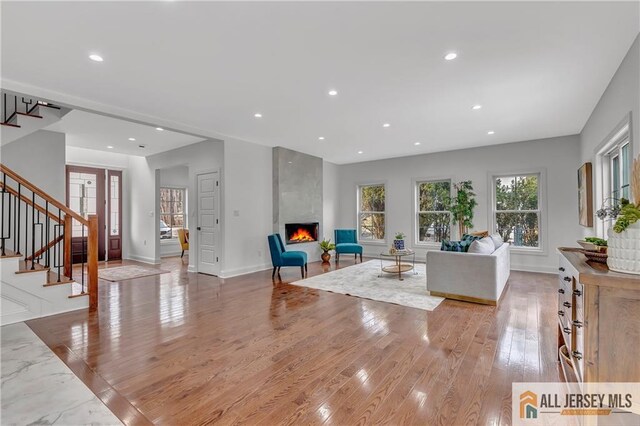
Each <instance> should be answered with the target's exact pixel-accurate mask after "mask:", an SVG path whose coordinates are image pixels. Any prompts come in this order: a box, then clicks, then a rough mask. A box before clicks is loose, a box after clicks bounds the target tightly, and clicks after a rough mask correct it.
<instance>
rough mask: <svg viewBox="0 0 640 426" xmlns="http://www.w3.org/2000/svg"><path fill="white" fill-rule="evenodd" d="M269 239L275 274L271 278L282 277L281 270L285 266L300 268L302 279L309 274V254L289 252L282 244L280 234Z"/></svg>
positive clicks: (270, 236)
mask: <svg viewBox="0 0 640 426" xmlns="http://www.w3.org/2000/svg"><path fill="white" fill-rule="evenodd" d="M267 238H268V239H269V250H270V251H271V263H273V273H272V274H271V278H272V279H273V278H274V277H275V276H276V271H277V272H278V277H280V268H281V267H283V266H299V267H300V272H301V273H302V278H304V276H305V273H306V272H307V253H305V252H303V251H287V250H286V249H285V248H284V244H283V243H282V238H281V237H280V234H273V235H269V236H268V237H267Z"/></svg>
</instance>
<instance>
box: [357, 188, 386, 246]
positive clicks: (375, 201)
mask: <svg viewBox="0 0 640 426" xmlns="http://www.w3.org/2000/svg"><path fill="white" fill-rule="evenodd" d="M358 234H359V236H360V240H363V241H384V238H385V188H384V185H362V186H360V187H358Z"/></svg>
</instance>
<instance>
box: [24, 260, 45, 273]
mask: <svg viewBox="0 0 640 426" xmlns="http://www.w3.org/2000/svg"><path fill="white" fill-rule="evenodd" d="M31 265H32V262H25V261H24V260H21V261H20V262H18V270H17V271H16V274H28V273H31V272H42V271H48V270H49V269H50V268H45V267H44V266H42V265H41V264H39V263H35V264H33V266H34V269H31Z"/></svg>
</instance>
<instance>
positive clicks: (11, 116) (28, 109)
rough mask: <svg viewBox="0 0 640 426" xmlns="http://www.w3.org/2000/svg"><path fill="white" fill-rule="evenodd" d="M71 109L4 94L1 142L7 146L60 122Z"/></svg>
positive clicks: (0, 128)
mask: <svg viewBox="0 0 640 426" xmlns="http://www.w3.org/2000/svg"><path fill="white" fill-rule="evenodd" d="M69 111H71V110H70V109H69V108H65V107H62V106H56V105H53V104H51V103H48V102H44V101H39V100H36V99H33V98H31V97H28V96H21V95H18V94H12V93H8V92H2V113H1V114H0V115H1V118H2V121H1V122H0V132H1V133H0V136H1V138H0V140H1V141H2V145H6V144H8V143H10V142H13V141H15V140H16V139H19V138H21V137H23V136H26V135H28V134H30V133H33V132H35V131H36V130H40V129H43V128H45V127H47V126H48V125H50V124H53V123H55V122H56V121H59V120H60V119H61V118H62V117H64V116H65V114H67V113H68V112H69Z"/></svg>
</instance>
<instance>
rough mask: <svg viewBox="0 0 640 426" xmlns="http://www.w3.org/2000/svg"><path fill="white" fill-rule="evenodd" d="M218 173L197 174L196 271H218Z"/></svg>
mask: <svg viewBox="0 0 640 426" xmlns="http://www.w3.org/2000/svg"><path fill="white" fill-rule="evenodd" d="M218 188H219V182H218V173H217V172H214V173H204V174H199V175H198V272H201V273H204V274H211V275H217V274H218V273H219V271H218V265H219V263H218V261H219V260H218V250H217V243H218V228H219V224H218V194H219V191H218Z"/></svg>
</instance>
